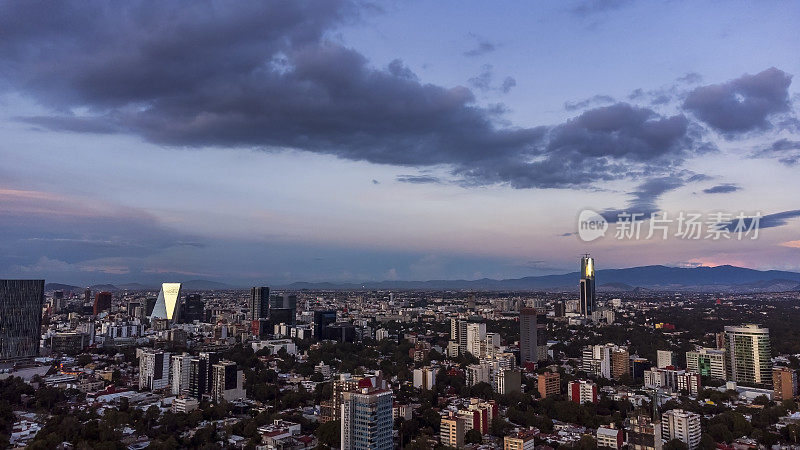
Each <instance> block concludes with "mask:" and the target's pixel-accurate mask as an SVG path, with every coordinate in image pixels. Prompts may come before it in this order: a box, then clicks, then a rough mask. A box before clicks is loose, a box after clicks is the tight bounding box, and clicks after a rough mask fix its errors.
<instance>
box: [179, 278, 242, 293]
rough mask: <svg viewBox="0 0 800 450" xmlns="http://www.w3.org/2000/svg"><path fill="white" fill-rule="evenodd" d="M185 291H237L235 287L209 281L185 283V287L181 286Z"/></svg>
mask: <svg viewBox="0 0 800 450" xmlns="http://www.w3.org/2000/svg"><path fill="white" fill-rule="evenodd" d="M181 288H182V289H184V290H189V291H224V290H228V289H235V287H233V286H231V285H229V284H225V283H220V282H218V281H208V280H189V281H184V282H183V286H181Z"/></svg>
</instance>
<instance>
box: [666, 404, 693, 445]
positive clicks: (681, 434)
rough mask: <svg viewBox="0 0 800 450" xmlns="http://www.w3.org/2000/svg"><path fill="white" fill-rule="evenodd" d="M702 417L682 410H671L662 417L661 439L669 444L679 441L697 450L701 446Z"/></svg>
mask: <svg viewBox="0 0 800 450" xmlns="http://www.w3.org/2000/svg"><path fill="white" fill-rule="evenodd" d="M700 435H701V431H700V415H699V414H696V413H693V412H689V411H684V410H682V409H671V410H669V411H667V412H665V413H664V414H662V415H661V437H662V438H663V439H664V440H665V441H667V442H669V441H671V440H673V439H678V440H679V441H681V442H683V443H684V444H686V445H687V446H688V447H689V450H695V449H696V448H697V447H699V446H700Z"/></svg>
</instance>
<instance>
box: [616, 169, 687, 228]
mask: <svg viewBox="0 0 800 450" xmlns="http://www.w3.org/2000/svg"><path fill="white" fill-rule="evenodd" d="M689 178H690V177H689ZM687 182H688V179H684V177H682V176H668V177H658V178H651V179H649V180H647V181H645V182H643V183H642V184H640V185H639V186H638V187H637V188H636V190H635V191H633V192H631V200H630V201H629V202H628V205H627V206H626V207H625V208H623V209H613V208H609V209H606V210H604V211H603V212H601V213H600V214H601V215H602V216H603V218H605V219H606V220H607V221H608V222H609V223H616V222H617V221H618V220H619V218H620V215H621V214H623V213H624V214H641V216H639V220H646V219H649V218H650V215H651V214H652V213H654V212H657V211H659V208H658V206H657V202H658V200H659V199H661V196H663V195H664V194H666V193H667V192H670V191H674V190H675V189H678V188H680V187H682V186H684V185H685V184H686V183H687Z"/></svg>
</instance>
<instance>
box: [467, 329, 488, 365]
mask: <svg viewBox="0 0 800 450" xmlns="http://www.w3.org/2000/svg"><path fill="white" fill-rule="evenodd" d="M485 340H486V324H485V323H483V322H474V323H467V351H468V352H469V353H472V355H473V356H475V357H480V355H481V344H482V343H483V342H484V341H485Z"/></svg>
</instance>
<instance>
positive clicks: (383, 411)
mask: <svg viewBox="0 0 800 450" xmlns="http://www.w3.org/2000/svg"><path fill="white" fill-rule="evenodd" d="M393 402H394V396H393V395H392V391H391V390H389V389H382V388H379V387H375V386H373V385H372V382H371V380H370V379H369V378H364V379H362V380H361V381H359V384H358V389H357V390H354V391H345V392H342V406H341V414H340V418H341V419H340V420H341V445H340V448H341V450H391V449H392V448H393V442H392V428H393V427H394V418H393V416H392V403H393Z"/></svg>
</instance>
